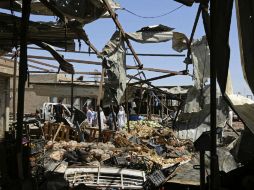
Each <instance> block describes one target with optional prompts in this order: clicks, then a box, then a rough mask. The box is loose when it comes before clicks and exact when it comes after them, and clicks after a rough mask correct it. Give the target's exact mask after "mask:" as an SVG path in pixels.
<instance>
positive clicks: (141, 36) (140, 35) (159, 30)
mask: <svg viewBox="0 0 254 190" xmlns="http://www.w3.org/2000/svg"><path fill="white" fill-rule="evenodd" d="M172 30H173V28H170V27H167V26H164V25H161V24H160V25H156V26H147V27H143V28H141V29H140V30H138V31H137V32H132V33H126V35H127V36H128V38H129V39H131V40H134V41H136V42H139V43H160V42H167V41H169V40H171V39H172V38H173V31H172Z"/></svg>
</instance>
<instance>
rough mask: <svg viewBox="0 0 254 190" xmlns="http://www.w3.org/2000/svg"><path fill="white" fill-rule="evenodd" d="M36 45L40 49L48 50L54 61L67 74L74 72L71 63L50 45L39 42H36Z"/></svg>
mask: <svg viewBox="0 0 254 190" xmlns="http://www.w3.org/2000/svg"><path fill="white" fill-rule="evenodd" d="M36 45H37V46H39V47H41V48H42V49H45V50H47V51H48V52H50V53H51V55H52V56H53V57H54V58H55V59H56V61H57V62H58V63H59V65H60V69H61V70H63V71H65V72H66V73H69V74H74V73H75V71H74V68H73V65H72V64H70V63H69V62H67V61H66V60H65V59H64V58H63V57H62V56H61V55H60V54H59V53H57V51H56V50H55V49H54V47H52V46H51V45H49V44H47V43H44V42H41V43H39V42H38V43H36Z"/></svg>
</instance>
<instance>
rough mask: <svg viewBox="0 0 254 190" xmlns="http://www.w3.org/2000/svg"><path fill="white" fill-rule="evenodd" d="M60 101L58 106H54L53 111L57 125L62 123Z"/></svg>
mask: <svg viewBox="0 0 254 190" xmlns="http://www.w3.org/2000/svg"><path fill="white" fill-rule="evenodd" d="M62 103H63V102H62V100H59V101H58V104H57V105H55V106H54V111H55V119H56V122H57V123H60V122H62V121H63V105H62Z"/></svg>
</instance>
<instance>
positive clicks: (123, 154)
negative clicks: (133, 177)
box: [31, 121, 193, 175]
mask: <svg viewBox="0 0 254 190" xmlns="http://www.w3.org/2000/svg"><path fill="white" fill-rule="evenodd" d="M131 124H132V130H131V132H130V133H128V132H127V131H126V130H121V131H116V132H115V134H114V138H113V139H112V140H111V142H107V143H102V142H77V141H74V140H71V141H68V142H67V141H55V142H54V141H48V142H47V143H46V145H45V147H44V151H42V153H41V154H42V155H41V156H39V157H38V158H36V157H33V159H32V160H31V161H32V162H33V166H36V164H37V165H38V164H39V163H40V166H42V167H43V170H44V171H45V172H47V173H48V172H57V173H62V174H65V172H66V171H67V170H68V169H72V168H84V167H88V168H94V167H98V168H105V167H109V168H112V169H113V168H123V169H127V170H128V169H131V170H139V171H144V172H145V173H146V175H151V174H152V173H153V172H156V171H157V172H158V171H159V170H161V169H163V168H168V167H171V166H174V165H176V164H177V165H179V163H185V162H188V161H189V160H191V158H192V156H193V144H192V143H191V141H188V140H179V139H177V138H176V137H175V135H174V133H173V131H172V129H170V128H163V127H161V126H160V125H159V124H158V123H156V122H150V121H142V122H140V121H138V122H131ZM35 168H36V167H35ZM88 170H89V169H88ZM89 171H90V170H89ZM91 171H92V169H91ZM35 173H38V172H35ZM80 175H81V174H80Z"/></svg>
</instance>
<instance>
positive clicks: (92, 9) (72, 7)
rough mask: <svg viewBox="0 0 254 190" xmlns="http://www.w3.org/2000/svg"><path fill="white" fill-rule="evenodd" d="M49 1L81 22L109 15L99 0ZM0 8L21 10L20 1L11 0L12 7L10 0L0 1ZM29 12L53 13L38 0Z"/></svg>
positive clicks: (118, 7)
mask: <svg viewBox="0 0 254 190" xmlns="http://www.w3.org/2000/svg"><path fill="white" fill-rule="evenodd" d="M51 2H52V5H54V6H55V7H56V8H58V9H59V10H60V11H61V12H62V13H63V14H64V15H65V16H66V17H68V18H70V19H76V20H77V21H79V22H81V23H83V24H86V23H90V22H92V21H94V20H96V19H98V18H100V17H104V18H105V17H106V18H108V17H109V16H110V15H109V13H108V12H107V11H106V9H104V7H103V2H102V1H101V0H52V1H50V3H51ZM109 4H110V6H111V7H112V9H114V10H116V9H120V8H121V7H120V4H119V3H116V2H115V1H113V0H109ZM0 8H4V9H12V10H15V11H21V9H22V1H21V0H16V1H14V0H13V7H12V6H11V4H10V0H3V1H2V2H0ZM31 13H32V14H37V15H47V16H54V15H55V14H54V13H53V12H52V11H51V10H50V9H48V8H47V7H46V6H44V5H43V3H41V1H40V0H32V3H31Z"/></svg>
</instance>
